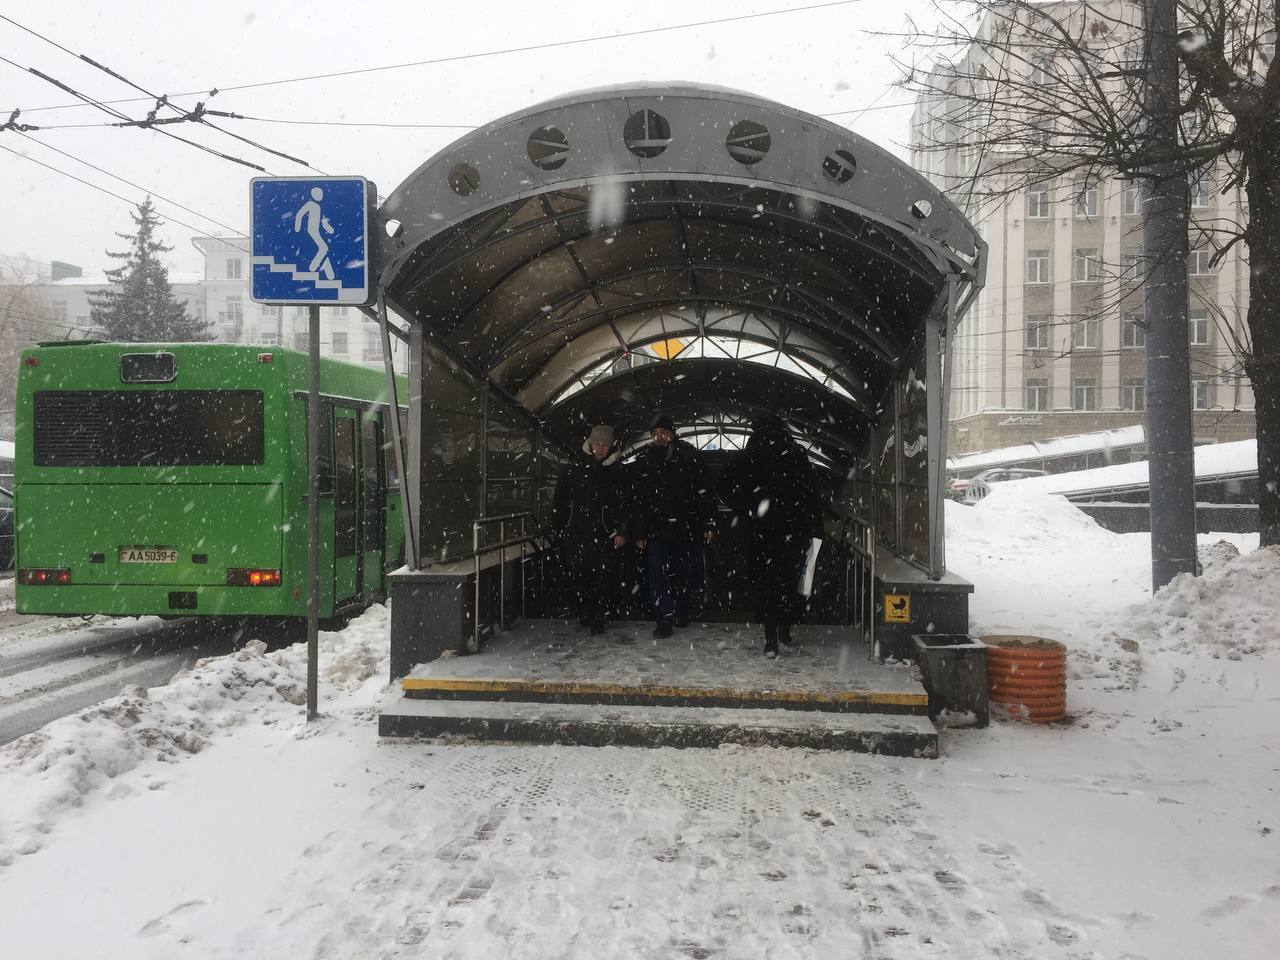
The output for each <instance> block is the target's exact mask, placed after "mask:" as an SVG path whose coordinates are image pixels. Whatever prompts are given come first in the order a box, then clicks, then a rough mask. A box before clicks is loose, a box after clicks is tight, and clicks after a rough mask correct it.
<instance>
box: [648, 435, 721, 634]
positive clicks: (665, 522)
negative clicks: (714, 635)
mask: <svg viewBox="0 0 1280 960" xmlns="http://www.w3.org/2000/svg"><path fill="white" fill-rule="evenodd" d="M649 435H650V436H651V437H652V439H653V442H652V444H650V446H649V447H648V448H647V449H646V450H645V451H644V452H643V453H641V455H640V456H639V457H638V458H637V459H636V462H635V465H634V467H633V471H634V480H633V485H634V489H635V497H636V501H635V503H636V506H635V516H636V520H635V522H636V544H637V546H639V547H640V548H641V549H642V550H645V551H646V560H647V565H648V574H649V603H650V605H651V606H652V607H653V619H654V621H655V622H656V627H655V628H654V631H653V635H654V636H655V637H669V636H671V632H672V627H685V626H688V625H689V612H690V608H691V606H692V604H693V596H694V592H695V590H696V589H697V585H698V584H697V579H696V577H697V565H696V562H695V561H696V558H697V551H698V549H699V547H700V545H701V544H702V543H710V542H711V540H712V539H713V538H714V536H715V499H714V495H713V493H712V490H711V480H710V479H709V477H708V476H707V472H706V469H705V467H703V465H702V461H701V460H700V459H699V458H698V451H697V450H696V449H695V448H694V447H693V445H692V444H689V443H686V442H685V441H683V440H677V439H676V427H675V422H674V421H673V420H672V419H671V418H670V417H668V416H661V415H660V416H658V417H656V418H655V419H654V420H653V423H652V424H651V425H650V427H649Z"/></svg>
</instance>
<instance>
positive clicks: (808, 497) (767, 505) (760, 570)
mask: <svg viewBox="0 0 1280 960" xmlns="http://www.w3.org/2000/svg"><path fill="white" fill-rule="evenodd" d="M719 493H720V499H722V500H723V501H724V502H725V503H727V504H728V505H729V506H730V507H731V508H732V509H733V511H734V513H735V515H736V517H737V518H738V519H741V520H743V521H744V522H745V523H746V525H747V527H748V529H750V531H751V585H752V588H753V589H754V591H755V594H756V600H757V603H758V605H759V606H758V614H757V616H758V618H759V621H760V622H761V623H763V624H764V654H765V656H766V657H769V658H771V659H772V658H773V657H776V656H777V655H778V642H779V641H781V642H782V643H785V644H788V645H789V644H790V643H791V625H792V624H794V623H797V622H799V621H800V620H801V619H803V618H804V614H805V607H806V603H805V599H804V597H802V596H801V595H800V592H799V580H800V574H801V572H802V570H803V568H804V562H805V559H806V556H807V554H808V550H809V541H810V539H811V538H813V537H819V538H821V537H822V497H821V494H820V492H819V490H818V484H817V479H816V477H815V476H814V472H813V467H812V465H810V463H809V458H808V456H806V454H805V452H804V450H803V449H801V447H800V444H798V443H796V441H795V440H794V439H793V438H792V437H791V435H790V433H788V432H787V428H786V425H785V424H784V423H783V422H782V421H781V420H780V419H778V418H776V417H771V416H761V417H757V418H756V419H755V420H754V421H753V422H752V424H751V439H749V440H748V441H747V446H746V449H745V450H744V451H743V452H742V453H741V454H739V455H738V456H737V457H736V458H735V459H734V462H733V464H732V465H731V466H730V467H729V469H728V470H726V471H725V473H724V475H723V476H721V478H720V483H719Z"/></svg>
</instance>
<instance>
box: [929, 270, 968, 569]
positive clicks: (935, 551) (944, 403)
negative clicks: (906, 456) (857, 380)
mask: <svg viewBox="0 0 1280 960" xmlns="http://www.w3.org/2000/svg"><path fill="white" fill-rule="evenodd" d="M959 280H960V278H959V277H958V276H956V275H955V274H954V273H950V274H947V288H946V294H945V296H946V302H945V308H944V309H936V308H935V309H933V310H930V311H929V313H928V315H927V316H926V317H925V341H924V369H925V390H926V400H925V402H926V404H927V410H928V417H927V419H928V451H929V579H930V580H941V579H942V576H943V574H945V573H946V570H947V556H946V543H945V536H946V517H945V515H944V510H945V505H946V501H945V498H944V497H943V490H944V485H945V483H946V474H947V421H948V414H949V413H950V407H951V404H950V394H951V341H952V339H953V336H954V334H955V326H956V292H957V291H956V287H957V284H958V282H959ZM938 306H939V307H941V306H943V305H942V304H938Z"/></svg>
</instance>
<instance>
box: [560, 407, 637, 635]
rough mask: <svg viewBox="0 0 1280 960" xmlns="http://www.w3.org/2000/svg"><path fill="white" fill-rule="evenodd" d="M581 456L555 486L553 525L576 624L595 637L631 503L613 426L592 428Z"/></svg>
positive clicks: (612, 590)
mask: <svg viewBox="0 0 1280 960" xmlns="http://www.w3.org/2000/svg"><path fill="white" fill-rule="evenodd" d="M582 451H583V453H586V454H587V455H588V459H586V460H583V461H580V462H578V463H571V464H569V466H567V467H565V469H564V470H563V471H561V473H560V477H559V479H558V480H557V482H556V492H555V497H554V499H553V501H552V523H553V525H554V527H555V530H556V534H557V535H558V536H559V538H560V544H561V556H562V557H563V560H564V567H565V574H566V575H567V577H568V579H569V588H570V592H571V595H572V596H573V598H574V600H575V603H576V606H577V613H578V623H579V624H581V625H582V626H585V627H590V628H591V633H592V634H593V635H595V634H600V633H603V632H604V622H605V619H606V618H607V617H608V615H609V613H610V612H611V610H610V608H611V606H612V601H613V598H614V597H615V596H616V591H617V589H618V579H619V576H620V550H621V548H622V547H623V546H625V545H626V544H627V542H628V538H629V529H628V528H629V522H628V521H629V509H630V505H631V498H630V496H629V492H628V489H627V485H626V482H625V477H624V474H623V467H622V465H621V464H620V463H618V451H617V449H616V445H615V443H614V436H613V428H612V427H609V426H605V425H600V426H596V427H593V428H592V429H591V435H590V436H588V437H587V440H586V442H585V443H584V444H583V445H582Z"/></svg>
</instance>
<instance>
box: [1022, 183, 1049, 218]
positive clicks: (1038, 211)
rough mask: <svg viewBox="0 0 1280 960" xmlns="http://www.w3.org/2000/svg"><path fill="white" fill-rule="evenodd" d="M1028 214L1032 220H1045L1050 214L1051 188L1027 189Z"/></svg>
mask: <svg viewBox="0 0 1280 960" xmlns="http://www.w3.org/2000/svg"><path fill="white" fill-rule="evenodd" d="M1027 216H1028V217H1029V218H1030V219H1032V220H1044V219H1045V218H1046V217H1048V216H1049V188H1048V187H1044V186H1038V187H1032V188H1031V189H1030V190H1028V191H1027Z"/></svg>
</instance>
